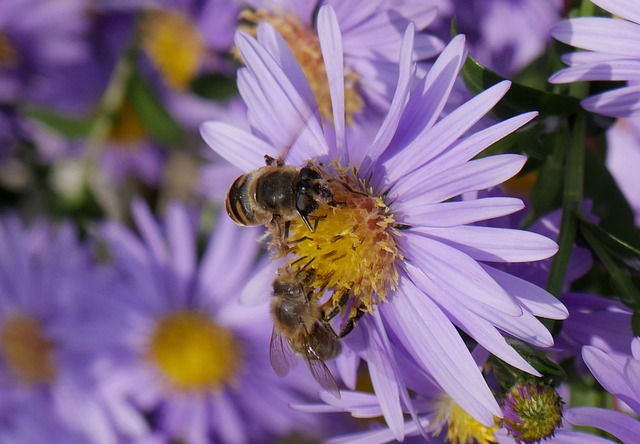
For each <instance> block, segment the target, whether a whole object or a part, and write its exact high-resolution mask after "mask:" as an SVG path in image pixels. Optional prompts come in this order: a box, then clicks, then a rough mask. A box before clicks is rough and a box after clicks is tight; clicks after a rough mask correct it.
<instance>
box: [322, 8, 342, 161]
mask: <svg viewBox="0 0 640 444" xmlns="http://www.w3.org/2000/svg"><path fill="white" fill-rule="evenodd" d="M318 37H319V39H320V49H321V50H322V59H323V60H324V66H325V69H326V70H327V80H328V82H329V93H330V95H331V110H332V112H333V126H334V129H335V132H336V147H337V149H338V153H337V154H338V157H339V158H340V162H341V164H342V165H345V166H346V165H349V153H348V151H347V150H346V146H345V143H346V136H345V115H344V54H343V53H342V34H341V33H340V27H339V26H338V18H337V17H336V13H335V11H334V10H333V8H332V7H331V6H329V5H322V6H321V7H320V12H319V13H318Z"/></svg>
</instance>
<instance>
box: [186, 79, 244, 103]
mask: <svg viewBox="0 0 640 444" xmlns="http://www.w3.org/2000/svg"><path fill="white" fill-rule="evenodd" d="M191 90H192V91H193V92H194V93H196V94H197V95H199V96H200V97H204V98H206V99H211V100H215V101H225V100H228V99H230V98H231V97H234V96H236V95H238V87H237V86H236V81H235V79H231V78H229V77H225V76H221V75H219V74H208V75H203V76H200V77H198V78H196V79H195V80H194V81H193V82H192V83H191Z"/></svg>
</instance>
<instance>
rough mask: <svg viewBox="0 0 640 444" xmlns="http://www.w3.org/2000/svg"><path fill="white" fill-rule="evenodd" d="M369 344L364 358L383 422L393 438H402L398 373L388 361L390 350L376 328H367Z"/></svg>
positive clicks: (402, 421) (402, 427)
mask: <svg viewBox="0 0 640 444" xmlns="http://www.w3.org/2000/svg"><path fill="white" fill-rule="evenodd" d="M369 332H370V335H369V346H368V347H367V350H366V352H365V353H366V356H365V359H366V360H367V365H368V367H369V376H370V377H371V383H372V385H373V389H374V391H375V393H376V396H377V397H378V399H379V402H380V407H381V409H382V412H383V416H384V419H385V422H386V423H387V425H388V426H389V428H390V429H391V431H392V432H393V434H394V437H395V439H397V440H398V441H402V440H403V439H404V419H403V416H402V407H401V405H400V390H399V387H398V375H396V374H395V372H394V370H393V367H392V365H391V362H390V361H389V359H390V356H389V353H390V350H387V348H386V347H385V346H384V344H383V342H382V339H381V338H380V336H379V333H378V331H377V329H375V328H371V329H369Z"/></svg>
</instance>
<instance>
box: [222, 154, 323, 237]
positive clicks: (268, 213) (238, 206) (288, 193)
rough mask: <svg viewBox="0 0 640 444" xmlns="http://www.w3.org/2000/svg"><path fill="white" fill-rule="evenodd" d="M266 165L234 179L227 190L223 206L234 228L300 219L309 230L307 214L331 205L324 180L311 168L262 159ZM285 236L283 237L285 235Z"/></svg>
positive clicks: (273, 159) (278, 223)
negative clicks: (235, 224)
mask: <svg viewBox="0 0 640 444" xmlns="http://www.w3.org/2000/svg"><path fill="white" fill-rule="evenodd" d="M264 159H265V162H266V165H265V166H263V167H260V168H256V169H255V170H252V171H249V172H248V173H245V174H243V175H241V176H240V177H238V178H237V179H236V180H235V181H234V182H233V183H232V184H231V187H229V191H227V196H226V199H225V207H226V209H227V214H229V217H230V218H231V219H232V220H233V221H234V222H235V223H237V224H238V225H242V226H248V225H262V224H265V225H267V224H272V225H273V226H275V227H276V228H279V227H280V226H281V224H282V223H284V224H286V225H285V230H284V231H285V233H286V231H287V228H288V223H289V222H290V221H292V220H295V219H296V218H298V217H300V218H301V219H302V221H303V222H304V223H305V225H306V226H307V228H308V229H309V231H311V232H313V231H314V228H313V226H312V225H311V223H310V222H309V215H310V214H311V213H313V212H314V211H315V210H317V209H318V207H319V206H320V204H321V203H331V202H332V201H333V194H332V193H331V191H330V189H329V185H328V183H327V181H326V180H324V179H323V178H322V175H321V174H320V172H319V171H318V170H317V169H316V168H314V167H313V166H312V165H307V166H304V167H297V166H293V165H285V164H284V162H283V161H282V160H281V159H275V158H273V157H271V156H268V155H265V156H264ZM285 237H286V235H285Z"/></svg>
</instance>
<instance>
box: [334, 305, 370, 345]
mask: <svg viewBox="0 0 640 444" xmlns="http://www.w3.org/2000/svg"><path fill="white" fill-rule="evenodd" d="M366 312H367V307H365V305H364V304H362V305H360V306H359V307H358V308H357V309H356V312H355V313H354V314H353V315H350V316H349V319H347V321H346V322H345V323H344V325H343V326H342V329H341V330H340V333H339V334H338V338H339V339H342V338H344V337H345V336H347V335H348V334H349V333H351V330H353V328H354V327H355V326H356V322H358V319H360V318H361V317H362V316H363V315H364V314H365V313H366Z"/></svg>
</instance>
